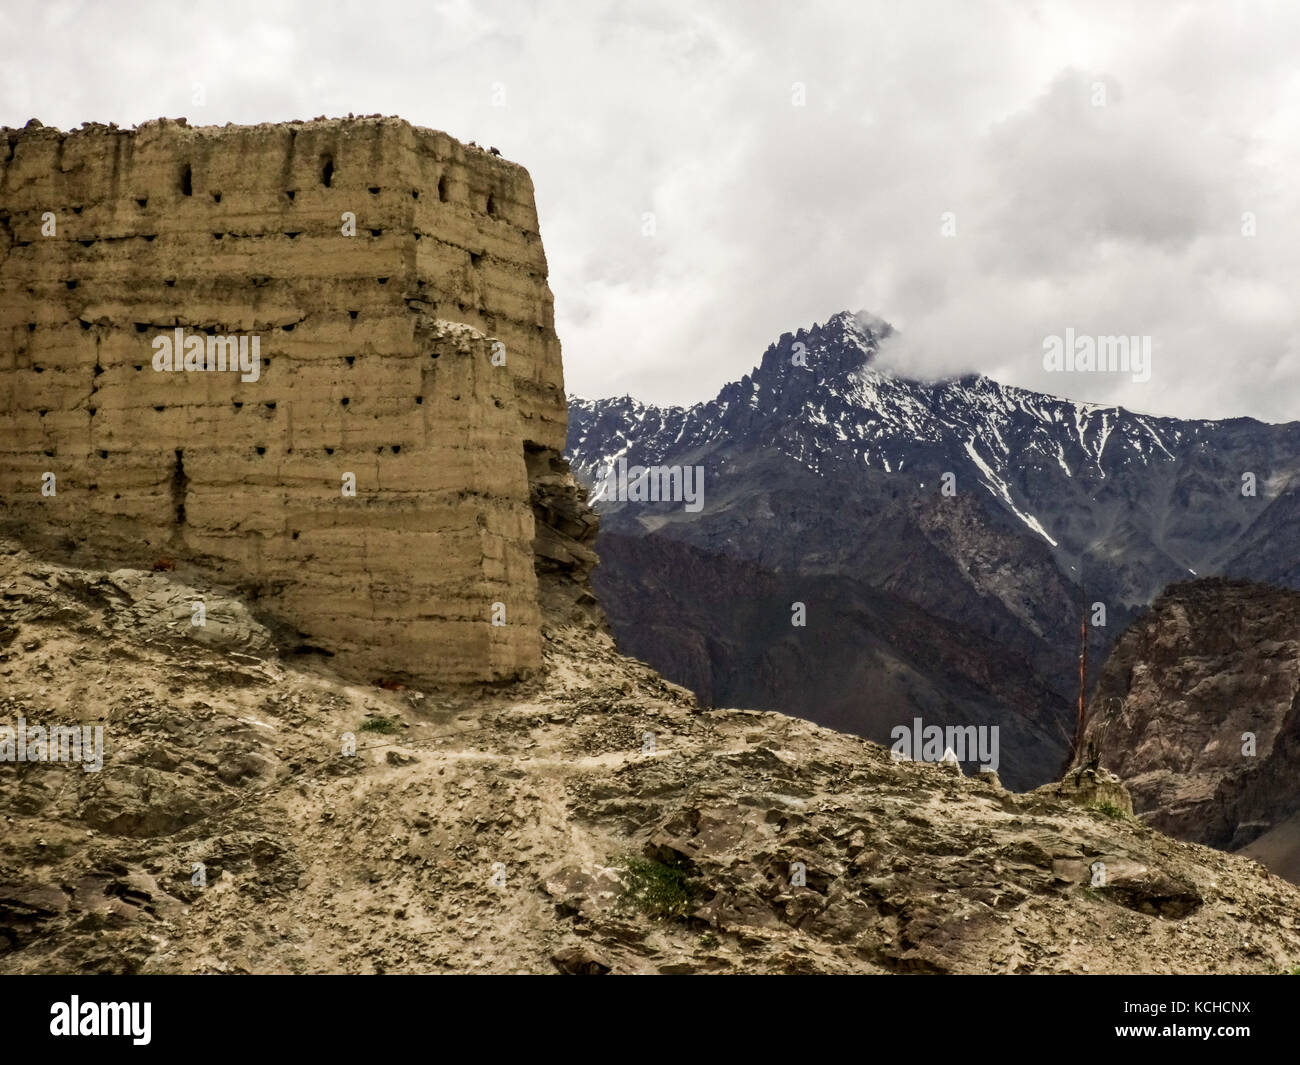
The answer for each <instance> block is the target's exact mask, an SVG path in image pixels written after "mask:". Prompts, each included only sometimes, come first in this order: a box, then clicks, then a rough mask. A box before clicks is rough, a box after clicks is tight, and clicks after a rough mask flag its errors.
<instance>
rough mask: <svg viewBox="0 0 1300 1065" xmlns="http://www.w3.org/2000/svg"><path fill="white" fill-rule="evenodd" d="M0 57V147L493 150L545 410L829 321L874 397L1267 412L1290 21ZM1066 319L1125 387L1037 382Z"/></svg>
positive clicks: (764, 10) (694, 25)
mask: <svg viewBox="0 0 1300 1065" xmlns="http://www.w3.org/2000/svg"><path fill="white" fill-rule="evenodd" d="M0 39H3V40H4V42H5V48H6V58H5V61H4V63H3V65H0V123H3V124H7V125H22V124H23V123H25V122H26V121H27V119H29V118H31V117H33V116H35V117H38V118H40V119H41V120H42V121H43V122H45V123H46V124H47V125H57V126H60V127H62V128H69V127H74V126H77V125H79V124H80V123H81V122H82V121H85V120H97V121H105V122H106V121H116V122H118V123H119V124H122V125H131V124H134V123H137V122H141V121H144V120H147V119H150V118H156V117H158V116H161V115H166V116H170V117H178V116H181V115H184V116H186V117H188V118H189V120H190V122H191V124H196V125H197V124H209V123H217V124H220V123H225V122H227V121H231V122H261V121H282V120H288V119H302V118H311V117H314V116H316V115H319V114H328V115H331V116H334V115H345V114H347V113H348V112H354V113H356V114H369V113H373V112H380V113H383V114H396V115H401V116H402V117H404V118H407V119H409V120H410V121H412V122H415V123H417V124H419V125H424V126H431V127H433V128H435V129H442V130H446V131H447V132H449V133H451V134H452V135H454V136H456V137H459V138H460V139H462V140H467V141H468V140H476V141H478V142H479V143H480V144H492V145H496V146H497V147H499V148H500V149H501V151H502V152H503V153H504V154H505V155H506V156H507V157H509V158H511V159H514V160H516V161H518V162H521V163H523V164H524V165H525V166H526V167H528V169H529V171H530V172H531V173H532V177H533V182H534V184H535V186H536V189H537V199H538V210H539V213H540V215H541V225H542V237H543V240H544V243H545V247H546V252H547V256H548V259H549V261H550V270H551V275H550V281H551V287H552V289H553V290H554V292H555V303H556V316H557V323H556V324H557V328H558V331H559V334H560V338H561V340H562V342H563V345H564V359H565V371H566V378H567V382H568V387H569V390H570V391H571V392H576V393H579V394H582V395H586V396H590V397H599V396H605V395H614V394H622V393H624V392H629V393H631V394H632V395H634V396H637V397H639V398H641V399H644V400H647V401H653V402H673V403H690V402H694V401H697V400H700V399H705V398H709V397H711V396H712V395H713V394H714V393H715V392H716V391H717V389H718V387H719V386H720V385H721V384H723V383H724V382H726V381H728V380H731V379H734V378H736V377H739V376H740V375H741V374H743V373H745V372H747V371H748V370H749V369H750V368H751V367H753V366H754V365H755V364H756V363H757V361H758V359H759V356H760V355H761V353H762V350H763V349H764V348H765V347H766V346H767V344H768V343H770V342H771V341H772V340H774V339H776V338H777V337H778V336H779V335H780V334H781V333H782V332H785V331H788V330H793V329H795V328H798V327H799V326H801V325H807V324H809V323H811V322H813V321H821V320H824V319H826V318H827V317H829V316H830V315H831V314H833V313H835V312H836V311H838V310H843V309H859V308H864V309H867V310H870V311H872V312H873V313H875V314H877V315H880V316H881V317H883V318H885V319H887V320H889V321H890V322H892V323H894V325H895V326H896V327H897V328H899V329H900V330H901V337H900V339H899V340H898V341H897V343H895V344H894V345H893V346H892V348H891V350H890V351H889V353H888V357H889V361H890V362H891V364H892V365H893V366H894V367H895V368H896V369H898V370H899V371H900V372H905V373H909V374H912V375H917V376H933V375H940V374H948V373H956V372H965V371H969V370H977V371H979V372H982V373H985V374H988V375H989V376H992V377H995V378H997V379H999V380H1002V381H1006V382H1010V383H1014V384H1019V385H1023V386H1025V387H1030V388H1037V389H1040V390H1043V391H1049V392H1053V393H1056V394H1062V395H1068V396H1071V397H1073V398H1077V399H1087V400H1093V401H1097V402H1118V403H1123V404H1125V405H1126V406H1130V407H1133V408H1136V409H1139V410H1146V411H1154V412H1157V413H1162V414H1176V415H1181V416H1188V417H1190V416H1196V417H1223V416H1230V415H1241V414H1249V415H1253V416H1256V417H1260V418H1264V419H1267V420H1277V421H1280V420H1290V419H1296V418H1300V342H1298V341H1297V324H1298V323H1297V319H1298V318H1300V313H1298V312H1297V306H1298V305H1300V304H1298V301H1300V284H1297V282H1298V281H1300V271H1298V270H1297V267H1298V266H1300V261H1298V260H1300V213H1298V211H1300V62H1298V57H1300V4H1296V3H1294V2H1284V3H1276V4H1272V3H1234V2H1229V0H1216V2H1210V3H1178V2H1171V0H1162V2H1160V3H1154V2H1149V3H1136V4H1135V3H1116V4H1111V3H1107V2H1102V0H1081V2H1078V3H1041V4H1038V3H995V2H989V3H984V2H976V0H951V2H948V3H933V4H931V3H925V2H917V0H908V2H902V0H890V2H879V0H878V2H862V0H842V2H839V3H830V2H822V3H798V4H796V3H787V4H775V3H756V2H752V0H751V2H744V0H735V2H732V3H715V2H709V0H652V2H648V3H641V4H632V3H623V4H618V3H597V2H589V3H588V2H581V0H563V2H554V3H550V4H541V3H528V2H523V0H516V2H500V3H480V2H471V0H463V2H450V3H439V2H426V0H420V2H414V0H412V2H410V3H384V2H381V0H364V2H356V3H331V2H330V0H312V2H308V3H276V2H275V0H258V2H253V3H245V2H238V0H236V2H226V0H223V2H222V3H221V4H211V3H205V4H193V5H191V4H184V3H176V2H175V0H166V2H162V3H150V2H130V3H110V2H92V3H80V2H76V3H72V2H65V0H39V2H36V3H26V2H21V0H6V2H5V4H4V6H3V8H0ZM196 83H200V84H202V86H203V89H204V93H205V95H206V102H205V104H204V105H203V106H201V107H200V106H195V105H194V104H193V103H192V99H193V93H194V85H195V84H196ZM800 87H801V88H800ZM1246 213H1249V214H1250V215H1251V216H1253V220H1254V221H1253V224H1254V227H1255V234H1256V235H1254V236H1246V235H1243V228H1246V229H1247V230H1249V228H1250V223H1249V220H1248V221H1247V222H1246V223H1243V215H1245V214H1246ZM647 214H649V215H652V216H653V233H652V234H647V229H648V228H649V226H648V224H647ZM945 221H946V222H947V227H946V228H947V230H948V231H949V232H950V233H952V235H945V232H944V230H945ZM954 230H955V232H953V231H954ZM1067 328H1072V329H1074V330H1075V332H1076V334H1092V335H1111V334H1127V335H1139V336H1149V337H1151V338H1152V344H1153V367H1152V371H1153V372H1152V374H1151V380H1150V381H1148V382H1146V383H1136V382H1134V381H1133V380H1132V378H1131V377H1130V376H1126V375H1102V374H1078V373H1076V374H1065V373H1046V372H1045V371H1044V369H1043V341H1044V338H1045V337H1047V336H1049V335H1062V334H1064V332H1065V330H1066V329H1067Z"/></svg>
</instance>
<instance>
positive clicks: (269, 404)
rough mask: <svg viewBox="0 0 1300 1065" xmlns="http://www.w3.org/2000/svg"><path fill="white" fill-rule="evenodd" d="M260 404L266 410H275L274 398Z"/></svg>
mask: <svg viewBox="0 0 1300 1065" xmlns="http://www.w3.org/2000/svg"><path fill="white" fill-rule="evenodd" d="M262 406H263V407H265V408H266V409H267V410H275V400H273V399H272V400H268V401H267V402H266V403H263V404H262Z"/></svg>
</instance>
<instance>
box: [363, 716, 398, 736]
mask: <svg viewBox="0 0 1300 1065" xmlns="http://www.w3.org/2000/svg"><path fill="white" fill-rule="evenodd" d="M401 727H402V725H401V722H400V721H397V720H396V719H395V718H391V717H368V718H366V719H365V720H364V721H363V722H361V727H360V729H359V730H358V731H360V732H379V733H382V734H383V735H385V736H389V735H392V734H393V733H394V732H396V731H397V730H398V729H400V728H401Z"/></svg>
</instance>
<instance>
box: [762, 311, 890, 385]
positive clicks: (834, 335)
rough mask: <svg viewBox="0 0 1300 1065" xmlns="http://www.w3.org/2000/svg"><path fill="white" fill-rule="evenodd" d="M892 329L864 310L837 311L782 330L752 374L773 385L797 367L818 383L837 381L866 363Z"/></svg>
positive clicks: (873, 355)
mask: <svg viewBox="0 0 1300 1065" xmlns="http://www.w3.org/2000/svg"><path fill="white" fill-rule="evenodd" d="M893 332H894V328H893V326H891V325H890V324H889V323H888V322H886V321H885V320H884V319H883V318H878V317H877V316H875V315H873V314H871V313H870V312H868V311H865V310H862V311H856V312H855V311H839V312H837V313H835V314H833V315H831V316H830V317H829V318H828V319H826V321H825V322H814V323H813V324H812V325H811V326H809V327H807V328H799V329H796V330H795V331H794V332H791V333H782V334H781V336H780V338H779V339H778V340H777V341H776V342H775V343H774V344H771V345H769V347H768V349H767V350H766V351H765V352H764V353H763V358H762V361H761V362H760V363H759V366H758V369H757V370H756V371H755V373H754V377H755V378H757V379H758V380H759V381H760V383H772V384H774V383H775V382H777V381H778V380H779V381H783V382H784V381H785V380H786V378H787V377H788V373H789V371H790V370H797V371H802V373H803V374H805V375H807V377H808V379H810V380H814V381H817V382H819V383H820V382H826V381H836V380H841V379H844V378H847V377H848V376H850V375H852V374H854V373H856V372H857V371H859V370H861V369H862V368H863V367H864V366H866V365H868V364H869V363H870V362H871V361H872V360H873V359H874V358H875V356H876V353H877V352H878V351H879V350H880V343H881V341H883V340H884V339H885V338H886V337H889V336H891V335H892V334H893Z"/></svg>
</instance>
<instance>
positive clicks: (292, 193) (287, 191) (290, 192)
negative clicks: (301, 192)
mask: <svg viewBox="0 0 1300 1065" xmlns="http://www.w3.org/2000/svg"><path fill="white" fill-rule="evenodd" d="M284 194H285V195H286V196H288V197H289V202H290V203H293V198H294V197H295V196H296V195H298V192H297V190H296V189H285V190H284Z"/></svg>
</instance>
